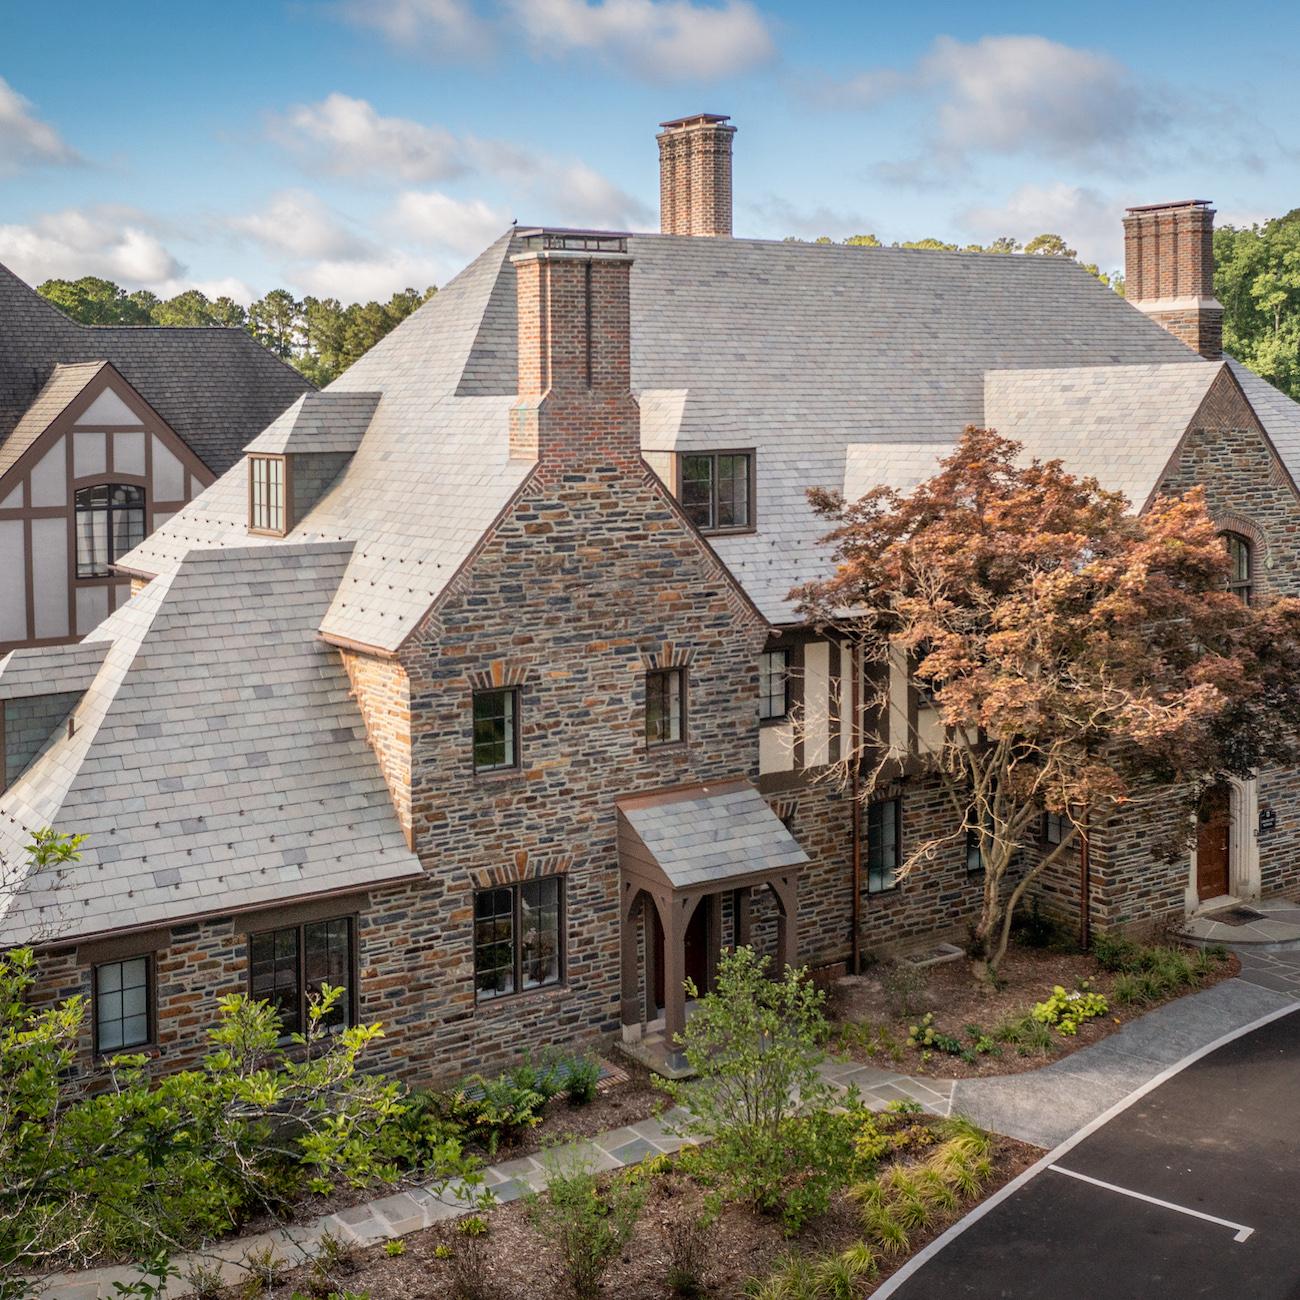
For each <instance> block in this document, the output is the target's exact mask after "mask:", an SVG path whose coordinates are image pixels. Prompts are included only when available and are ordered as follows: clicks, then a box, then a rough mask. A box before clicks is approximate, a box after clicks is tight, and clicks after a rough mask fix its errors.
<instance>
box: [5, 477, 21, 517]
mask: <svg viewBox="0 0 1300 1300" xmlns="http://www.w3.org/2000/svg"><path fill="white" fill-rule="evenodd" d="M23 499H24V498H23V485H22V484H21V483H19V484H18V486H17V487H16V488H14V490H13V491H12V492H10V493H9V495H8V496H6V497H5V498H4V499H3V500H0V510H21V509H22V506H23Z"/></svg>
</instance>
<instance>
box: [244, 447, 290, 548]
mask: <svg viewBox="0 0 1300 1300" xmlns="http://www.w3.org/2000/svg"><path fill="white" fill-rule="evenodd" d="M272 463H275V464H278V465H279V466H280V523H281V527H279V528H273V527H271V526H270V524H269V523H267V524H259V523H258V516H257V467H258V466H259V465H269V464H272ZM290 478H291V476H290V469H289V458H288V457H287V456H278V455H267V454H263V453H255V452H250V453H249V456H248V531H249V532H250V533H254V534H256V535H257V536H259V537H287V536H288V535H289V533H290V532H291V531H292V529H293V520H292V519H291V518H290V517H289V502H290V501H291V500H292V499H293V494H292V490H291V486H290Z"/></svg>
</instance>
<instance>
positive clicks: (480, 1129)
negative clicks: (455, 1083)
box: [446, 1074, 546, 1155]
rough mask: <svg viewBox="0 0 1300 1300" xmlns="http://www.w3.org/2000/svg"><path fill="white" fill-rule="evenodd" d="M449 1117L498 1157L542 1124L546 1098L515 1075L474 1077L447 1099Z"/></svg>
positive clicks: (475, 1075)
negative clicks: (505, 1146)
mask: <svg viewBox="0 0 1300 1300" xmlns="http://www.w3.org/2000/svg"><path fill="white" fill-rule="evenodd" d="M446 1105H447V1114H448V1116H449V1118H451V1119H452V1120H454V1121H455V1122H456V1123H457V1124H459V1125H461V1126H462V1127H463V1128H464V1129H465V1131H466V1132H467V1133H468V1135H469V1136H470V1137H471V1138H473V1139H474V1140H475V1141H477V1142H479V1143H481V1144H482V1145H483V1146H484V1147H485V1148H486V1149H487V1151H488V1154H489V1155H495V1154H496V1153H497V1150H498V1149H499V1148H500V1147H501V1146H502V1144H503V1143H504V1144H505V1145H507V1146H509V1145H510V1144H511V1143H513V1142H517V1141H518V1140H519V1137H520V1135H521V1134H523V1133H524V1132H525V1131H527V1130H528V1129H530V1128H533V1127H534V1126H536V1125H538V1124H540V1123H541V1122H542V1113H541V1112H542V1107H543V1106H545V1105H546V1098H545V1097H544V1096H543V1095H542V1094H541V1093H540V1092H538V1091H537V1089H536V1088H533V1087H531V1086H529V1085H528V1084H527V1083H524V1084H520V1083H516V1081H515V1079H514V1077H513V1076H512V1075H511V1074H502V1075H498V1076H497V1077H496V1078H492V1079H489V1078H486V1077H484V1076H483V1075H481V1074H472V1075H470V1077H469V1078H468V1079H466V1080H465V1082H464V1083H463V1084H461V1086H460V1087H459V1088H457V1089H455V1090H453V1091H452V1092H451V1093H449V1094H448V1096H447V1102H446Z"/></svg>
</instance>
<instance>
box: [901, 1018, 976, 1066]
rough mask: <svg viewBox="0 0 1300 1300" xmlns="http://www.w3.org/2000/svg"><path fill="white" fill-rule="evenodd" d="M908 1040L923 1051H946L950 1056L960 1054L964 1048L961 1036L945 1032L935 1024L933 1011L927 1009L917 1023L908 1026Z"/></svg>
mask: <svg viewBox="0 0 1300 1300" xmlns="http://www.w3.org/2000/svg"><path fill="white" fill-rule="evenodd" d="M907 1041H908V1042H909V1043H911V1044H912V1046H913V1047H917V1048H920V1049H921V1050H923V1051H935V1052H946V1053H947V1054H948V1055H949V1056H960V1055H961V1054H962V1051H963V1050H964V1049H963V1048H962V1043H961V1039H960V1038H954V1037H953V1035H952V1034H945V1033H943V1032H942V1031H941V1030H939V1029H938V1028H937V1027H936V1026H935V1023H934V1012H933V1011H927V1012H926V1013H925V1015H923V1016H922V1017H921V1019H920V1020H919V1021H918V1022H917V1023H916V1024H914V1025H909V1026H908V1028H907Z"/></svg>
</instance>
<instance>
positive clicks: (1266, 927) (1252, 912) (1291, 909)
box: [1182, 898, 1300, 952]
mask: <svg viewBox="0 0 1300 1300" xmlns="http://www.w3.org/2000/svg"><path fill="white" fill-rule="evenodd" d="M1225 916H1228V917H1231V919H1232V924H1229V923H1228V922H1227V921H1224V920H1221V919H1220V918H1222V917H1225ZM1246 916H1250V917H1253V919H1251V920H1245V921H1243V919H1242V918H1243V917H1246ZM1182 933H1183V935H1184V937H1186V938H1188V939H1191V940H1193V941H1194V942H1196V943H1202V944H1208V943H1222V944H1226V945H1227V946H1228V947H1229V948H1237V949H1238V950H1239V951H1240V952H1246V951H1247V950H1248V949H1249V948H1250V947H1251V946H1253V945H1255V944H1262V945H1267V946H1268V947H1269V948H1272V949H1275V950H1277V949H1279V948H1280V950H1281V951H1286V950H1287V949H1288V948H1289V947H1290V945H1292V944H1294V943H1296V942H1298V941H1300V903H1292V902H1289V901H1287V900H1286V899H1283V898H1270V899H1265V900H1264V901H1263V902H1251V903H1237V904H1233V905H1229V906H1226V907H1222V908H1220V909H1219V910H1218V911H1215V912H1203V913H1200V914H1199V915H1197V916H1193V917H1189V918H1188V920H1187V922H1186V924H1185V925H1184V926H1183V930H1182Z"/></svg>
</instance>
